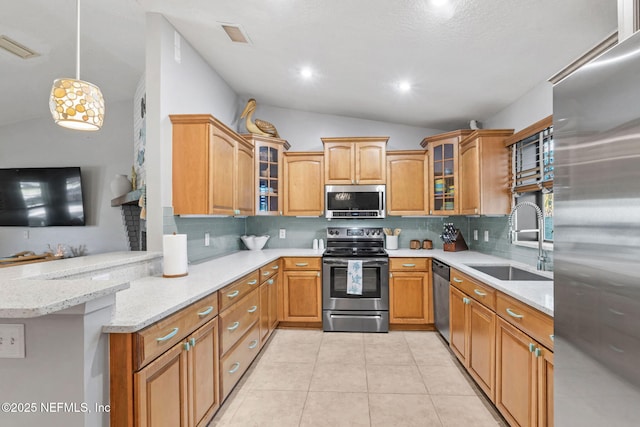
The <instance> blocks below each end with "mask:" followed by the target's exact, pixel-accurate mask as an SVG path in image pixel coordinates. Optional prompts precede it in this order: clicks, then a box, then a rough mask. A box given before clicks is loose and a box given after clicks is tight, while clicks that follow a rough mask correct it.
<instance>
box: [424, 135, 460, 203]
mask: <svg viewBox="0 0 640 427" xmlns="http://www.w3.org/2000/svg"><path fill="white" fill-rule="evenodd" d="M471 132H472V130H470V129H469V130H457V131H453V132H447V133H443V134H439V135H434V136H429V137H427V138H425V139H423V140H422V142H421V143H420V145H421V146H422V147H423V148H428V150H429V162H430V164H429V166H430V167H429V194H430V196H431V200H430V203H429V213H430V214H431V215H457V214H458V213H459V210H460V209H459V206H458V205H459V196H458V192H459V187H458V182H459V178H458V144H459V143H460V141H461V140H462V139H464V138H465V137H466V136H467V135H469V134H470V133H471Z"/></svg>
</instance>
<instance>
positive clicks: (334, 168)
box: [321, 137, 389, 185]
mask: <svg viewBox="0 0 640 427" xmlns="http://www.w3.org/2000/svg"><path fill="white" fill-rule="evenodd" d="M321 139H322V142H323V144H324V159H325V166H324V167H325V181H324V182H325V184H328V185H344V184H347V185H348V184H362V185H365V184H385V182H386V169H387V163H386V147H387V141H388V139H389V137H351V138H321Z"/></svg>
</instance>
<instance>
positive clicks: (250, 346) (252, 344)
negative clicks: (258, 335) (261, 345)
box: [249, 340, 258, 350]
mask: <svg viewBox="0 0 640 427" xmlns="http://www.w3.org/2000/svg"><path fill="white" fill-rule="evenodd" d="M257 346H258V340H253V341H251V343H250V344H249V349H250V350H253V349H254V348H256V347H257Z"/></svg>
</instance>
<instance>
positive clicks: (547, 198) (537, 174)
mask: <svg viewBox="0 0 640 427" xmlns="http://www.w3.org/2000/svg"><path fill="white" fill-rule="evenodd" d="M506 143H507V145H508V146H509V148H510V150H511V157H510V160H511V179H510V186H511V191H512V192H513V202H514V205H515V204H518V203H522V202H525V201H528V202H532V203H535V204H536V205H537V206H538V207H539V208H540V210H541V211H542V213H543V217H544V233H543V236H544V240H543V241H544V242H545V243H546V244H545V247H546V248H547V249H551V248H552V246H551V244H552V243H553V173H554V165H553V161H554V146H553V126H552V117H551V116H549V117H547V118H545V119H543V120H541V121H539V122H537V123H535V124H533V125H531V126H529V127H528V128H526V129H524V130H523V131H521V132H518V133H517V134H515V135H513V136H512V137H510V138H509V139H508V140H507V142H506ZM514 222H515V227H516V229H517V230H534V229H536V228H538V224H537V219H536V213H535V211H534V210H533V209H526V208H525V209H519V210H518V211H517V212H516V215H515V217H514ZM537 241H538V236H537V233H536V232H528V233H527V232H524V233H518V234H517V236H515V239H514V244H518V245H521V246H535V245H537Z"/></svg>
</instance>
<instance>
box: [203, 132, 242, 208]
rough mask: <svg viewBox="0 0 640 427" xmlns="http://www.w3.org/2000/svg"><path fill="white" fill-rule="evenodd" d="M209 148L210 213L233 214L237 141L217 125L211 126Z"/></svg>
mask: <svg viewBox="0 0 640 427" xmlns="http://www.w3.org/2000/svg"><path fill="white" fill-rule="evenodd" d="M211 129H212V131H211V132H212V137H211V149H210V150H209V165H210V166H209V167H210V169H209V183H210V184H209V203H210V206H209V213H210V214H219V215H233V214H234V213H235V208H234V203H235V197H236V196H235V191H236V190H235V181H236V179H235V177H234V173H233V170H234V169H233V168H234V166H233V165H234V164H235V151H236V141H234V139H233V138H232V137H231V136H230V135H228V134H226V133H223V132H222V131H220V130H218V129H217V128H216V127H211Z"/></svg>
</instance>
